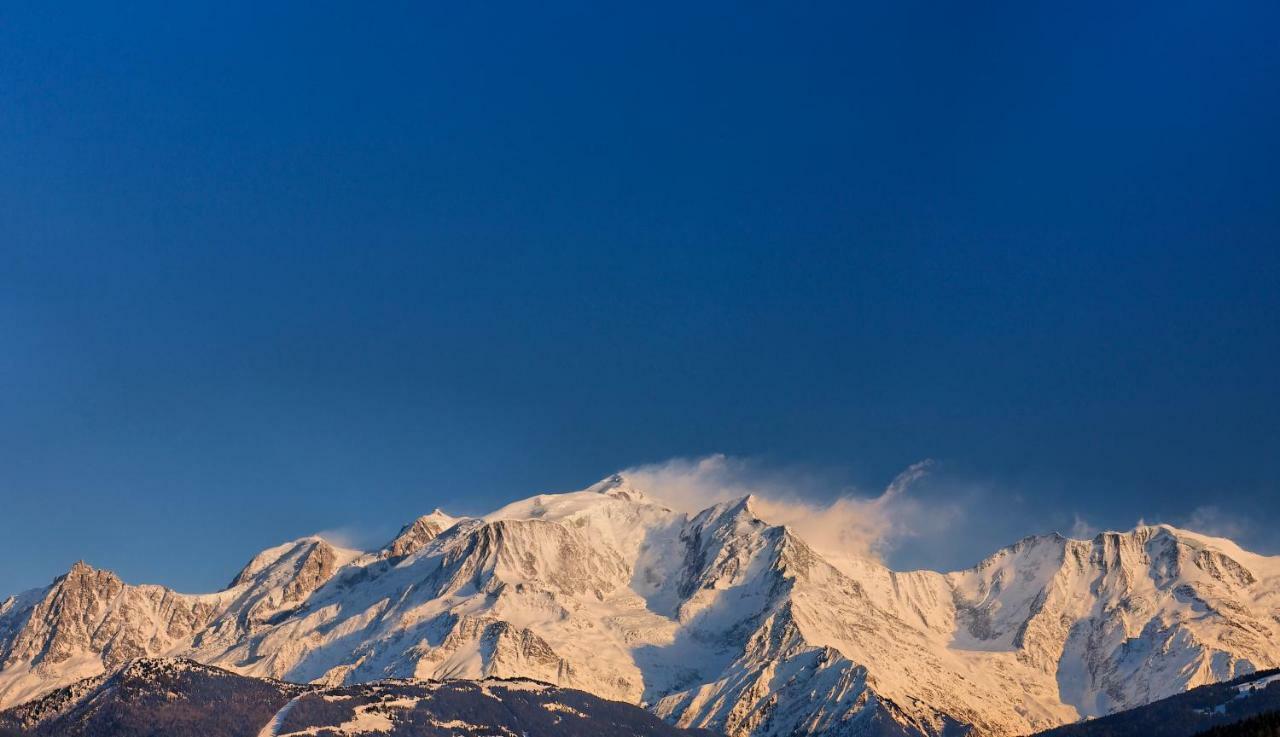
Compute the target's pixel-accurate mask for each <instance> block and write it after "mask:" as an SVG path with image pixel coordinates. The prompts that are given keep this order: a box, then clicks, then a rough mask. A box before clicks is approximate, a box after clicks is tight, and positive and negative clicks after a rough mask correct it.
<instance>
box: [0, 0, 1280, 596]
mask: <svg viewBox="0 0 1280 737" xmlns="http://www.w3.org/2000/svg"><path fill="white" fill-rule="evenodd" d="M21 5H22V6H21V7H20V6H18V5H16V4H15V5H13V6H10V7H7V8H5V9H4V10H3V11H2V12H0V593H4V592H10V591H15V590H18V589H20V588H24V587H30V586H35V585H38V584H43V583H44V582H47V581H48V580H49V579H50V578H51V577H53V576H54V575H57V574H58V573H59V572H60V571H62V570H65V568H66V567H67V566H68V565H69V564H70V563H71V562H72V561H74V560H75V559H77V558H85V559H88V560H89V561H90V562H92V563H94V564H96V565H100V566H105V567H110V568H112V569H114V570H117V571H119V572H121V573H122V574H123V575H125V576H126V577H127V578H128V579H130V580H133V581H153V582H159V583H166V584H170V585H175V586H178V587H180V588H183V589H188V590H200V589H211V588H216V587H218V586H220V585H222V584H224V583H225V582H226V581H227V580H229V579H230V578H231V576H232V575H233V574H234V573H235V571H236V569H237V568H238V567H239V566H240V565H241V564H242V563H243V562H244V561H245V560H246V559H247V558H248V557H249V556H250V555H251V554H252V553H253V552H254V551H256V550H258V549H260V548H262V547H265V546H267V545H270V544H275V543H277V542H279V541H281V540H284V539H288V538H293V537H297V536H300V535H304V534H308V533H312V532H315V531H317V530H323V529H335V528H341V529H343V530H344V531H345V532H347V533H348V534H351V535H353V536H355V537H357V538H367V539H375V538H377V537H378V536H379V535H382V534H389V533H391V532H393V531H394V529H395V528H396V527H397V526H398V525H399V524H401V523H403V522H405V521H407V520H408V519H411V518H412V517H414V516H415V515H417V514H420V513H423V512H426V511H429V510H430V509H431V508H432V507H435V506H437V505H440V506H444V507H446V508H448V509H451V510H455V511H461V512H481V511H485V510H486V509H488V508H491V507H493V506H496V505H497V504H498V503H499V502H501V501H504V500H508V499H512V498H516V497H522V496H527V495H529V494H532V493H535V492H539V491H550V490H561V489H571V488H579V487H581V486H583V485H585V484H587V483H589V482H591V481H593V480H595V479H597V478H599V477H601V476H603V475H605V474H607V473H609V472H611V471H612V470H614V469H616V468H621V467H626V466H630V465H633V464H639V463H647V462H655V461H660V460H663V459H666V458H670V457H674V456H695V457H696V456H700V455H704V454H708V453H713V452H722V453H727V454H730V455H732V456H741V457H745V458H751V459H756V460H757V461H758V462H760V463H763V464H765V465H771V466H773V467H775V468H776V467H796V468H804V469H817V470H818V471H817V473H820V474H821V475H824V476H825V477H826V478H829V479H831V480H832V492H831V493H835V491H836V489H838V488H839V487H840V486H841V485H845V484H848V485H855V486H857V487H858V488H861V489H864V490H867V491H870V492H874V491H875V490H876V489H879V488H882V487H883V486H884V485H885V484H886V483H887V482H888V481H889V480H890V479H891V478H892V477H893V476H894V474H896V473H897V472H898V471H900V470H901V469H903V468H904V467H906V466H907V465H908V464H910V463H912V462H914V461H917V460H920V459H922V458H933V459H935V460H937V461H938V466H937V468H938V469H939V471H938V474H939V475H940V476H938V477H937V478H942V479H944V481H945V483H943V482H939V483H935V484H934V486H933V487H928V488H922V489H921V490H920V491H919V492H918V493H920V494H923V495H924V497H923V498H924V499H926V500H930V499H933V500H937V499H938V498H940V497H942V496H945V495H948V494H952V493H955V489H957V488H961V487H963V488H978V487H980V488H982V489H983V490H984V491H983V492H982V499H983V502H982V503H981V504H980V505H979V506H978V507H977V508H976V509H973V510H971V513H970V516H969V518H968V519H967V522H966V525H964V526H961V527H959V528H956V529H954V530H953V532H952V536H953V537H954V538H955V539H956V540H958V541H960V542H957V543H955V544H954V545H951V546H950V547H947V548H946V549H933V548H927V547H926V548H925V549H922V550H917V551H913V550H909V549H905V548H904V549H903V550H902V551H900V552H898V553H897V554H896V557H895V562H896V563H897V564H899V565H940V566H945V565H948V564H949V563H954V564H956V565H963V564H968V563H971V562H972V560H971V559H972V558H975V557H977V555H979V554H980V553H981V552H985V551H987V550H990V549H992V548H994V547H995V546H997V545H999V544H1003V543H1005V542H1009V541H1010V540H1011V539H1013V538H1016V537H1017V536H1019V535H1021V534H1023V533H1029V532H1038V531H1043V530H1046V529H1053V528H1059V529H1061V528H1064V527H1066V526H1068V525H1070V524H1071V523H1072V521H1073V520H1074V519H1075V517H1076V516H1077V515H1079V516H1080V517H1082V518H1083V519H1084V520H1086V521H1087V522H1088V524H1090V525H1093V526H1103V527H1108V526H1109V527H1126V528H1127V527H1129V526H1131V525H1132V524H1133V523H1134V521H1135V520H1137V519H1138V518H1140V517H1143V518H1146V519H1147V520H1167V521H1184V520H1189V519H1192V518H1193V517H1194V519H1196V520H1203V519H1209V518H1212V519H1214V520H1217V521H1218V523H1220V524H1222V525H1225V526H1227V527H1232V526H1234V527H1236V528H1238V529H1239V534H1240V535H1241V536H1242V537H1243V538H1245V539H1246V541H1247V542H1249V543H1250V544H1252V545H1254V546H1256V547H1258V548H1260V549H1265V550H1267V551H1268V552H1280V538H1278V537H1276V535H1275V533H1273V532H1271V530H1272V529H1274V528H1275V527H1276V525H1277V523H1280V493H1277V492H1278V491H1280V488H1278V484H1277V478H1280V370H1277V362H1278V360H1280V320H1278V317H1277V316H1278V315H1280V288H1278V284H1280V45H1277V44H1276V43H1275V32H1276V29H1277V28H1280V5H1277V4H1276V3H1274V2H1239V3H1221V2H1210V1H1205V2H1177V1H1174V2H1170V1H1169V0H1161V2H1149V3H1124V4H1121V5H1122V6H1123V7H1111V6H1112V5H1114V4H1112V3H1102V4H1098V5H1088V4H1086V5H1080V4H1070V5H1061V4H1050V3H1027V2H1010V3H1000V4H987V5H983V4H973V3H952V4H940V3H916V2H892V3H888V2H886V3H883V4H877V5H856V4H853V3H845V2H840V3H832V4H819V3H761V4H753V3H748V4H742V3H736V2H735V3H693V4H690V3H677V4H661V3H659V4H654V3H640V4H630V5H627V6H626V7H625V8H618V7H615V8H612V9H608V8H600V7H596V6H597V5H598V4H596V3H583V4H580V5H578V4H573V5H566V4H558V3H557V4H550V5H549V4H542V3H537V4H522V5H511V6H504V5H501V4H493V3H452V4H447V5H445V4H427V3H406V4H403V5H396V4H390V3H380V4H375V5H370V4H367V3H366V4H360V5H359V6H358V7H357V5H356V4H351V5H349V6H347V5H340V4H333V3H300V4H296V5H293V6H289V7H286V6H283V5H280V4H269V5H270V7H262V5H263V4H261V3H252V4H243V3H227V2H217V3H209V4H207V5H204V6H198V7H197V6H195V4H188V3H177V4H174V3H159V4H154V5H151V4H128V7H120V6H119V4H114V3H85V4H83V6H79V7H78V6H77V4H74V3H73V4H54V3H25V4H21ZM55 5H56V6H57V7H55ZM610 5H615V4H610ZM616 5H624V4H616ZM473 6H474V7H473ZM1050 6H1053V7H1050ZM820 493H821V492H819V494H820ZM930 495H933V496H932V497H931V496H930ZM1206 505H1210V506H1213V507H1216V510H1213V509H1210V510H1207V511H1206V510H1204V509H1201V508H1203V507H1205V506H1206ZM1198 509H1199V511H1197V510H1198ZM949 558H955V560H954V561H952V560H950V559H949Z"/></svg>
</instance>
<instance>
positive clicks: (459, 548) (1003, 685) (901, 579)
mask: <svg viewBox="0 0 1280 737" xmlns="http://www.w3.org/2000/svg"><path fill="white" fill-rule="evenodd" d="M833 562H834V563H835V564H834V565H833ZM1277 597H1280V559H1277V558H1266V557H1262V556H1258V555H1254V554H1251V553H1248V552H1246V551H1243V550H1241V549H1240V548H1238V547H1237V546H1235V545H1234V544H1232V543H1231V542H1230V541H1227V540H1222V539H1216V538H1209V537H1204V536H1201V535H1197V534H1194V533H1190V532H1186V531H1182V530H1177V529H1174V528H1171V527H1166V526H1157V527H1151V526H1141V527H1138V528H1137V529H1135V530H1132V531H1130V532H1127V533H1105V534H1102V535H1099V536H1098V537H1096V538H1094V539H1093V540H1087V541H1086V540H1070V539H1067V538H1063V537H1060V536H1057V535H1047V536H1041V537H1031V538H1027V539H1025V540H1022V541H1021V542H1019V543H1017V544H1015V545H1013V546H1011V547H1009V548H1005V549H1003V550H1001V551H998V552H997V553H995V554H994V555H993V556H991V557H990V558H988V559H987V560H985V561H983V562H982V563H980V564H979V565H978V566H976V567H974V568H973V569H970V570H966V571H959V572H955V573H949V574H941V573H933V572H929V571H918V572H908V573H900V572H895V571H891V570H889V569H887V568H885V567H884V566H883V565H881V564H880V563H879V562H877V561H875V560H873V559H870V558H866V557H858V556H857V555H840V556H838V557H835V558H832V559H830V560H828V559H827V558H825V557H824V556H823V555H821V554H819V553H818V552H816V551H815V550H814V549H813V548H811V547H810V546H809V545H808V544H806V542H805V541H804V540H802V539H800V538H799V537H798V536H797V535H796V534H795V533H794V531H792V530H791V529H789V528H786V527H780V526H775V525H771V524H769V523H768V522H767V521H766V520H764V519H761V513H760V512H759V511H758V505H757V504H756V503H755V501H754V500H753V499H752V498H750V497H747V498H744V499H740V500H737V501H734V502H730V503H725V504H721V505H717V506H714V507H711V508H709V509H706V510H703V511H702V512H700V513H698V514H696V515H692V516H690V515H686V514H683V513H679V512H675V511H673V510H671V509H668V508H666V507H665V506H663V505H661V504H659V503H657V502H655V501H653V500H652V499H651V498H650V497H648V496H647V495H646V494H645V493H644V492H643V491H642V490H640V489H637V488H635V486H634V485H633V484H632V483H631V482H630V481H629V480H628V479H626V478H623V477H621V476H614V477H611V478H609V479H606V480H604V481H602V482H600V483H598V484H596V485H594V486H592V487H590V488H588V489H587V490H585V491H580V492H573V493H568V494H551V495H540V496H536V497H532V498H530V499H526V500H524V501H520V502H516V503H514V504H511V505H508V506H506V507H504V508H502V509H499V510H497V511H495V512H493V513H491V514H489V515H486V516H484V517H483V518H478V519H455V518H452V517H449V516H447V515H445V514H443V513H441V512H439V511H437V512H434V513H432V514H431V515H427V516H426V517H423V518H420V519H419V520H416V521H415V522H413V523H411V524H410V525H408V526H406V527H405V528H404V530H402V532H401V533H400V534H399V535H398V536H397V537H396V538H395V540H393V541H392V542H391V543H389V544H388V545H387V546H386V547H385V548H383V549H382V550H379V551H375V552H372V553H367V554H360V553H356V552H354V551H344V550H340V549H337V548H334V547H333V546H331V545H329V544H328V543H325V542H324V541H323V540H320V539H318V538H308V539H304V540H300V541H295V542H293V543H289V544H286V545H283V546H280V547H278V548H273V549H271V550H268V551H265V552H264V553H262V554H260V555H259V556H258V557H256V558H255V559H254V560H253V561H252V562H251V563H250V564H249V565H248V566H247V567H246V568H245V569H244V571H242V572H241V573H240V575H239V576H237V577H236V579H235V580H234V581H233V583H232V586H231V587H230V588H228V589H227V590H226V591H223V592H220V593H217V594H211V595H204V596H187V595H181V594H175V593H173V592H171V591H168V590H166V589H163V588H160V587H151V586H136V587H135V586H127V585H125V584H123V583H121V582H120V581H119V580H118V579H117V578H115V577H114V576H113V575H111V574H109V573H106V572H101V571H94V570H92V569H90V568H88V567H87V566H83V565H77V566H76V567H75V568H73V569H72V571H71V572H69V573H68V574H67V575H66V576H64V577H63V578H60V579H59V580H57V581H55V582H54V584H53V585H52V586H51V587H49V588H48V589H44V590H39V591H35V592H28V593H27V594H23V595H21V596H18V597H14V598H12V599H10V600H8V601H6V602H4V603H3V604H0V705H7V704H13V703H17V702H19V701H22V700H24V699H28V698H31V697H33V696H36V695H38V694H40V693H43V692H46V691H49V690H51V689H53V688H55V687H57V686H61V685H65V684H67V683H70V682H72V681H75V680H76V679H78V678H81V677H84V676H88V675H93V674H95V673H98V672H101V671H103V670H104V669H110V668H112V667H114V666H116V665H118V664H119V663H121V662H123V661H124V660H126V659H128V658H130V657H136V656H140V655H182V656H186V657H190V658H193V659H195V660H198V661H200V662H204V663H210V664H214V665H218V666H221V667H223V668H227V669H230V670H233V671H236V672H239V673H243V674H248V675H259V676H270V677H274V678H281V679H286V680H295V681H307V682H319V683H324V684H331V685H337V684H349V683H359V682H366V681H373V680H378V679H383V678H389V677H391V678H403V677H415V678H436V679H449V678H484V677H526V678H534V679H538V680H542V681H547V682H550V683H555V684H558V685H561V686H565V687H571V688H578V689H582V690H585V691H589V692H591V693H594V694H597V695H599V696H603V697H605V698H610V699H618V700H626V701H631V702H634V703H639V704H643V705H645V706H647V707H648V708H650V709H651V710H652V711H653V712H655V713H656V714H658V715H660V716H662V717H664V718H666V719H668V720H670V721H671V722H673V723H675V724H677V725H679V726H691V727H704V728H709V729H715V730H719V731H724V732H726V733H728V734H731V735H735V736H737V735H760V736H763V735H790V734H808V733H825V734H868V735H871V734H885V735H890V734H892V735H897V734H930V735H942V734H962V733H966V732H971V733H974V734H983V735H1014V734H1027V733H1030V732H1034V731H1037V730H1041V729H1045V728H1049V727H1053V726H1056V725H1059V724H1064V723H1069V722H1072V721H1075V720H1077V719H1079V718H1081V717H1084V716H1095V715H1099V714H1104V713H1109V712H1112V711H1116V710H1120V709H1124V708H1128V707H1132V706H1136V705H1139V704H1143V703H1146V702H1148V701H1152V700H1155V699H1158V698H1162V697H1164V696H1168V695H1171V694H1174V693H1179V692H1181V691H1184V690H1186V689H1188V688H1191V687H1194V686H1197V685H1200V684H1204V683H1210V682H1214V681H1218V680H1223V679H1227V678H1231V677H1233V676H1235V675H1238V674H1240V673H1246V672H1250V671H1252V670H1255V669H1261V668H1268V667H1275V666H1277V665H1280V623H1278V621H1277V617H1276V614H1277V611H1278V610H1280V599H1278V598H1277Z"/></svg>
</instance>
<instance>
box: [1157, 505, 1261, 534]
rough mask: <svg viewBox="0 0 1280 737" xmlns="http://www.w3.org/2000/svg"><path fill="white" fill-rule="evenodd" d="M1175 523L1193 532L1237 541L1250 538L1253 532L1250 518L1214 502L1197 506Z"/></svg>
mask: <svg viewBox="0 0 1280 737" xmlns="http://www.w3.org/2000/svg"><path fill="white" fill-rule="evenodd" d="M1175 525H1176V526H1178V527H1182V528H1185V529H1188V530H1191V531H1192V532H1199V533H1203V534H1205V535H1212V536H1213V537H1225V538H1230V539H1231V540H1236V541H1240V540H1244V539H1246V538H1248V537H1249V536H1250V533H1251V532H1252V525H1250V523H1249V521H1248V520H1246V519H1245V518H1243V517H1240V516H1238V515H1235V514H1231V513H1230V512H1227V511H1225V510H1223V509H1221V508H1220V507H1217V506H1214V505H1212V504H1209V505H1205V506H1200V507H1196V508H1195V509H1193V510H1191V513H1190V514H1189V515H1187V516H1186V518H1184V519H1182V520H1179V521H1178V522H1176V523H1175Z"/></svg>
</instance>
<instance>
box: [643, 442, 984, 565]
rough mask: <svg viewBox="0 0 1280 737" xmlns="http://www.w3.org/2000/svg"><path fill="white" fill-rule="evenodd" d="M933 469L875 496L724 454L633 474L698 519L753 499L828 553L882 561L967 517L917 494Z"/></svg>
mask: <svg viewBox="0 0 1280 737" xmlns="http://www.w3.org/2000/svg"><path fill="white" fill-rule="evenodd" d="M931 466H932V462H931V461H927V460H926V461H921V462H919V463H916V464H913V465H911V466H910V467H909V468H907V469H906V470H904V471H903V472H902V473H901V474H899V475H898V476H897V478H895V479H894V480H893V481H892V483H890V484H889V485H888V486H887V487H886V488H885V489H884V490H883V491H882V492H880V493H879V494H874V495H867V494H861V493H858V492H857V491H856V490H854V489H849V488H838V489H832V488H831V487H830V486H829V485H825V484H824V483H823V482H822V480H821V478H820V477H819V476H818V475H816V474H813V473H811V472H806V471H803V470H797V469H794V468H790V469H771V468H768V467H765V466H763V465H761V464H758V463H754V462H752V461H749V460H744V459H738V458H730V457H726V456H723V455H713V456H708V457H706V458H698V459H675V460H671V461H666V462H664V463H657V464H652V465H647V466H640V467H637V468H632V469H628V470H627V471H625V474H626V475H627V476H628V477H630V478H631V479H632V481H633V482H634V483H635V484H636V485H637V486H639V487H640V488H641V489H643V490H645V491H646V492H647V493H649V494H650V495H652V496H654V497H656V498H657V499H659V500H661V501H662V502H663V503H665V504H667V505H669V506H671V507H673V508H676V509H680V510H682V511H686V512H691V513H692V512H696V511H699V510H701V509H705V508H706V507H708V506H711V505H713V504H717V503H720V502H725V501H729V500H732V499H737V498H740V497H743V496H746V495H748V494H750V495H753V496H754V497H755V498H756V502H757V503H756V506H755V509H756V512H757V514H759V515H760V516H761V517H762V518H763V519H764V520H765V521H767V522H769V523H771V524H778V525H788V526H790V527H792V528H793V529H795V531H796V532H797V534H799V535H800V536H801V537H802V538H803V539H804V540H805V541H806V542H808V543H809V544H810V545H812V546H814V547H815V548H817V549H818V550H820V551H822V552H824V553H831V554H837V555H863V556H869V557H873V558H877V559H881V558H883V557H884V555H885V554H887V553H888V552H889V551H890V550H891V549H892V548H893V547H894V546H896V545H897V544H898V543H899V542H901V541H902V540H903V539H905V538H910V537H915V536H919V535H923V534H934V533H938V532H941V531H942V530H944V529H946V528H948V527H950V526H951V525H952V523H953V522H954V521H955V520H957V519H958V518H959V517H960V516H962V510H961V509H960V507H959V506H958V505H957V504H952V503H936V504H929V505H925V504H923V503H921V502H920V501H919V500H917V499H915V498H913V497H912V495H911V494H910V490H911V488H912V486H913V485H914V484H916V482H918V481H919V480H921V479H922V478H924V477H925V476H926V475H927V474H928V473H929V470H930V467H931ZM833 497H834V498H833Z"/></svg>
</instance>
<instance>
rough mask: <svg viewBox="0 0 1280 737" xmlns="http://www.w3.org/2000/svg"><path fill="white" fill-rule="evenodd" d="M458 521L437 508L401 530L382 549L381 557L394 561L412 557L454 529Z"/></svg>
mask: <svg viewBox="0 0 1280 737" xmlns="http://www.w3.org/2000/svg"><path fill="white" fill-rule="evenodd" d="M456 521H457V520H455V519H454V518H453V517H450V516H449V515H447V514H445V513H444V512H442V511H440V510H439V509H438V508H437V509H436V510H435V511H433V512H432V513H431V514H425V515H423V516H421V517H419V518H417V519H416V520H414V521H413V522H410V523H409V524H407V525H405V526H404V527H402V528H400V532H399V533H397V534H396V536H395V538H394V539H393V540H392V541H391V542H389V543H387V545H386V547H384V548H383V549H382V552H381V556H382V557H383V558H394V559H400V558H405V557H407V556H410V555H412V554H414V553H416V552H418V551H419V550H421V549H423V548H425V547H426V546H427V543H430V542H431V541H432V540H434V539H436V538H437V537H439V536H440V533H442V532H444V531H445V530H447V529H449V528H450V527H452V526H453V525H454V523H455V522H456Z"/></svg>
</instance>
